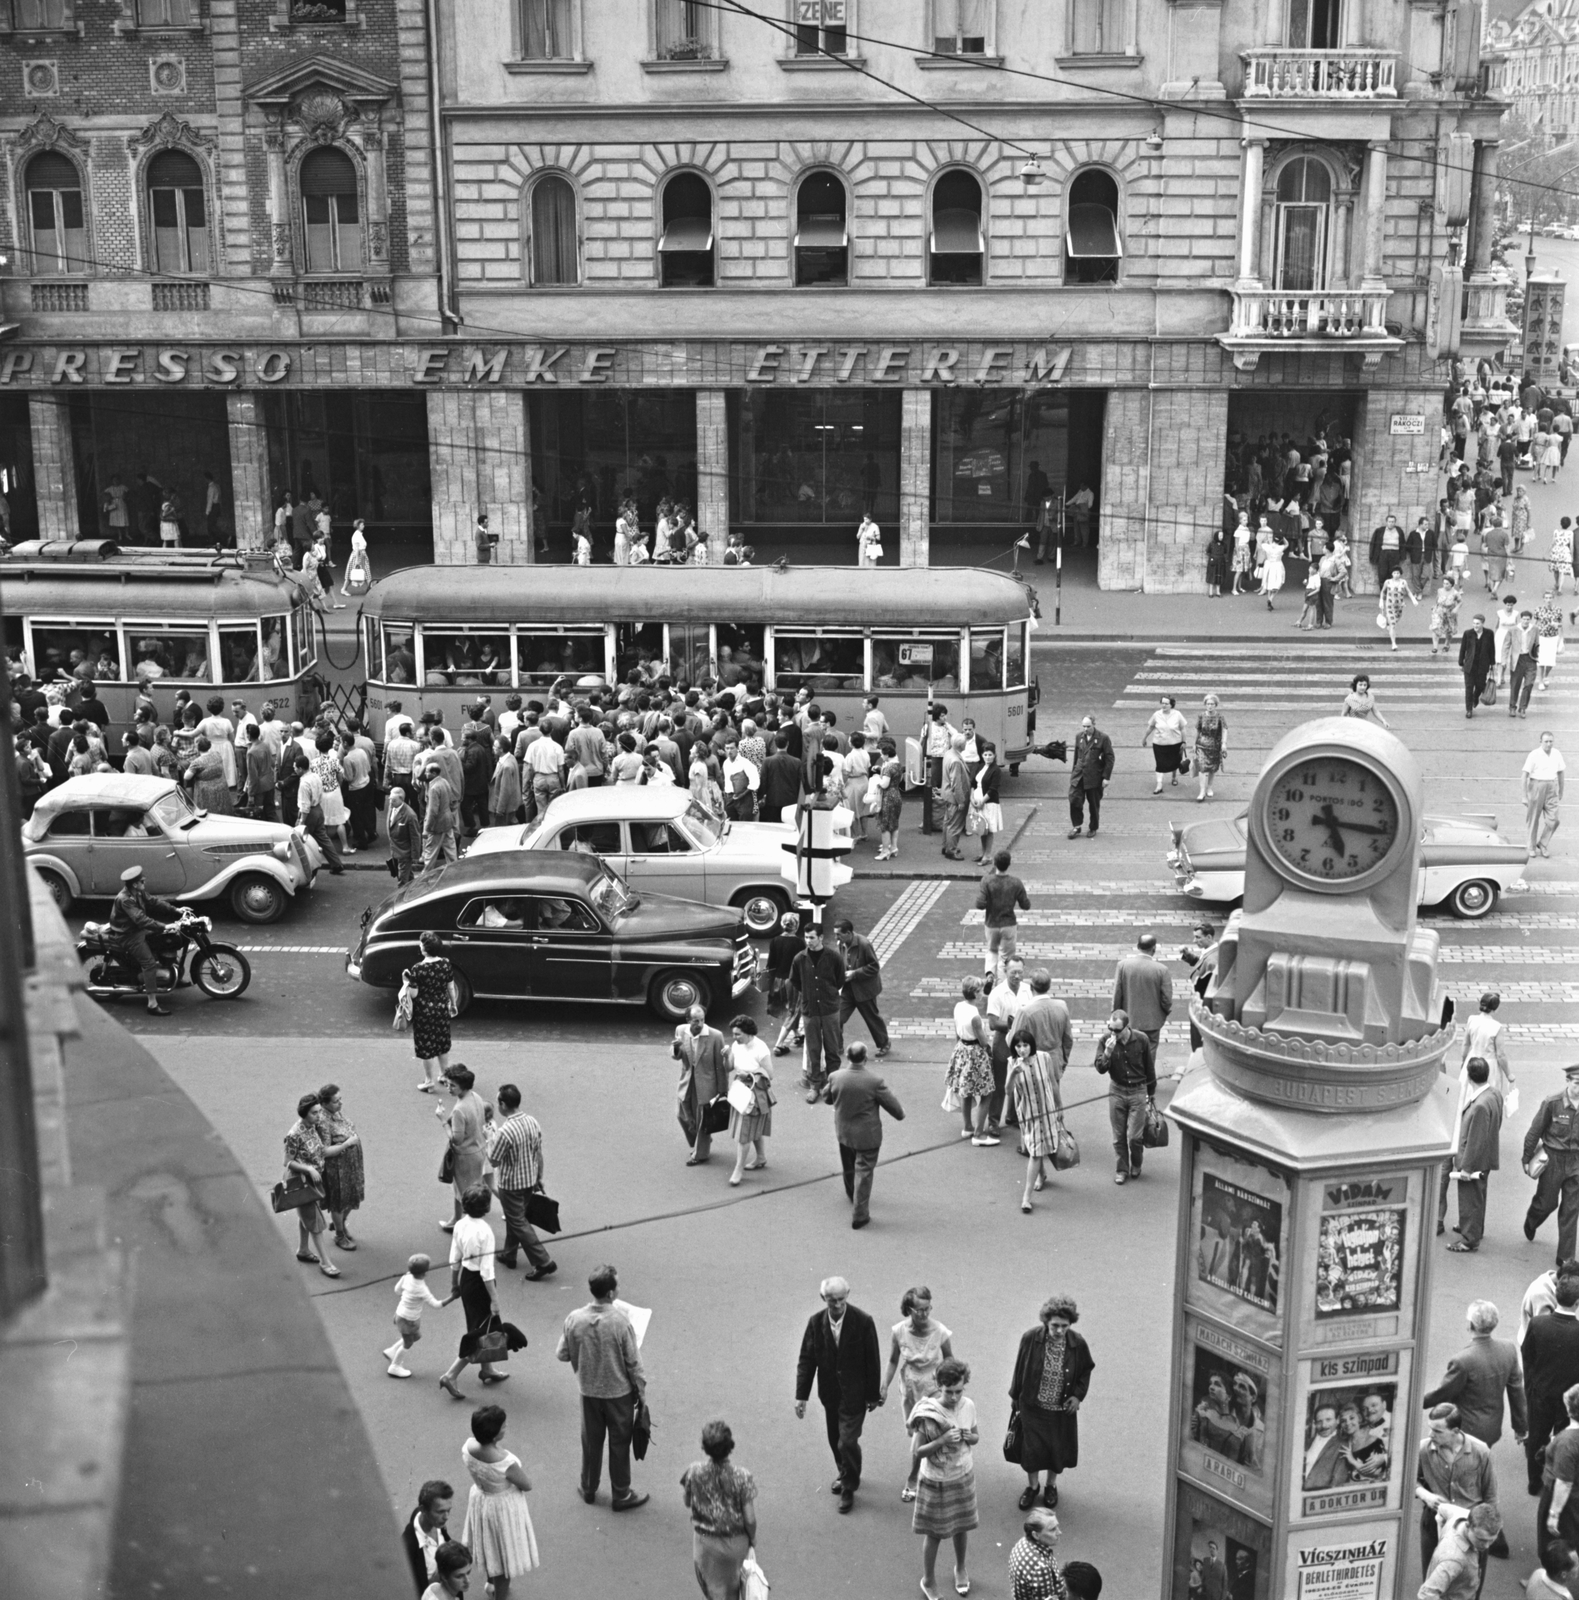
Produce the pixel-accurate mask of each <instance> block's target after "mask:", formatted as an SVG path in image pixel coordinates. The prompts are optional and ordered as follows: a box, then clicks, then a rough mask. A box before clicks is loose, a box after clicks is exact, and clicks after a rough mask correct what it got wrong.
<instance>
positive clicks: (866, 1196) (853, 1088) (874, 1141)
mask: <svg viewBox="0 0 1579 1600" xmlns="http://www.w3.org/2000/svg"><path fill="white" fill-rule="evenodd" d="M844 1056H845V1060H846V1061H847V1062H848V1063H849V1065H848V1066H843V1067H840V1068H839V1070H838V1071H837V1072H835V1073H834V1074H833V1076H832V1077H831V1078H829V1079H828V1087H827V1089H826V1090H825V1091H824V1093H823V1098H824V1099H825V1100H826V1101H827V1102H828V1104H829V1105H831V1106H832V1107H833V1128H834V1134H835V1136H836V1137H837V1138H838V1141H839V1160H840V1162H841V1163H842V1164H843V1166H844V1192H845V1195H846V1196H847V1197H848V1198H849V1200H850V1203H851V1204H852V1205H853V1206H854V1207H855V1210H854V1212H853V1213H852V1215H851V1217H850V1226H851V1227H852V1228H864V1227H865V1226H866V1225H867V1223H868V1222H870V1221H871V1220H872V1209H871V1207H872V1175H873V1174H874V1173H875V1172H876V1171H877V1156H878V1152H879V1151H880V1150H881V1149H882V1147H883V1118H882V1113H883V1112H884V1111H886V1112H887V1113H888V1114H889V1116H891V1117H892V1118H893V1119H894V1121H895V1122H903V1121H904V1120H905V1108H904V1107H903V1106H902V1105H900V1103H899V1101H898V1099H897V1098H896V1097H895V1095H894V1091H893V1090H892V1089H890V1088H889V1087H888V1085H887V1084H886V1083H884V1082H883V1080H882V1079H881V1078H879V1077H878V1076H877V1074H876V1073H875V1072H872V1071H869V1070H868V1068H867V1065H866V1046H865V1045H864V1044H852V1045H851V1046H850V1047H849V1049H848V1050H846V1051H845V1053H844Z"/></svg>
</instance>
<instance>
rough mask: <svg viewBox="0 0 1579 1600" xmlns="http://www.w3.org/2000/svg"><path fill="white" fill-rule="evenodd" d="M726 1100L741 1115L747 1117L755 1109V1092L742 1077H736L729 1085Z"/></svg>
mask: <svg viewBox="0 0 1579 1600" xmlns="http://www.w3.org/2000/svg"><path fill="white" fill-rule="evenodd" d="M728 1100H729V1104H730V1105H731V1106H733V1107H734V1109H735V1110H736V1111H738V1112H739V1113H740V1115H741V1116H743V1117H749V1116H750V1115H751V1113H752V1112H753V1111H755V1110H756V1109H757V1092H756V1090H755V1089H753V1088H752V1087H751V1085H750V1084H749V1083H747V1082H746V1081H745V1079H744V1078H736V1079H735V1080H734V1082H733V1083H731V1084H730V1085H729V1095H728Z"/></svg>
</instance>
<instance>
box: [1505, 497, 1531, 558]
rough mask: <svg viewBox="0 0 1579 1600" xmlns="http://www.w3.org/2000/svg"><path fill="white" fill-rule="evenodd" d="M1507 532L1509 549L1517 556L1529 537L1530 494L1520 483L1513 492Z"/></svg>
mask: <svg viewBox="0 0 1579 1600" xmlns="http://www.w3.org/2000/svg"><path fill="white" fill-rule="evenodd" d="M1508 532H1509V548H1510V549H1511V550H1512V551H1513V553H1514V554H1515V555H1517V554H1518V553H1519V551H1521V550H1522V549H1523V548H1524V543H1525V540H1527V539H1528V538H1529V536H1530V492H1529V490H1528V489H1526V488H1525V487H1524V485H1523V484H1522V483H1521V484H1519V485H1518V487H1517V488H1516V489H1514V491H1513V511H1512V513H1511V516H1510V519H1509V525H1508Z"/></svg>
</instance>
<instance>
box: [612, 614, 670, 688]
mask: <svg viewBox="0 0 1579 1600" xmlns="http://www.w3.org/2000/svg"><path fill="white" fill-rule="evenodd" d="M662 671H663V624H662V623H661V622H641V623H637V622H621V623H617V624H616V625H615V628H614V672H615V675H616V676H617V677H618V678H619V680H620V682H621V683H624V682H626V681H627V680H628V679H629V677H630V675H631V673H632V672H639V673H640V674H641V675H642V677H644V678H646V679H648V680H649V681H650V680H652V679H654V678H657V677H658V676H659V674H660V673H661V672H662Z"/></svg>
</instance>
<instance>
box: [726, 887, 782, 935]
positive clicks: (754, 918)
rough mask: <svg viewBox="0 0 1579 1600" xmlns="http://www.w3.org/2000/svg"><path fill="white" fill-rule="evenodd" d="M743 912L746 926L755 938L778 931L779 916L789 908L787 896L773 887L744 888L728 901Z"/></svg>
mask: <svg viewBox="0 0 1579 1600" xmlns="http://www.w3.org/2000/svg"><path fill="white" fill-rule="evenodd" d="M730 904H731V905H733V906H738V907H739V908H740V910H741V911H743V912H744V913H745V917H746V928H747V930H748V931H749V932H750V934H751V936H752V937H753V938H755V939H766V938H769V937H771V936H772V935H773V934H775V933H777V932H778V929H779V918H780V917H782V916H783V915H784V913H785V912H786V911H788V910H789V896H788V895H783V894H780V893H778V892H777V891H776V890H774V889H746V890H743V891H742V892H741V893H740V894H737V895H736V896H735V898H734V899H733V900H732V901H730Z"/></svg>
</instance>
